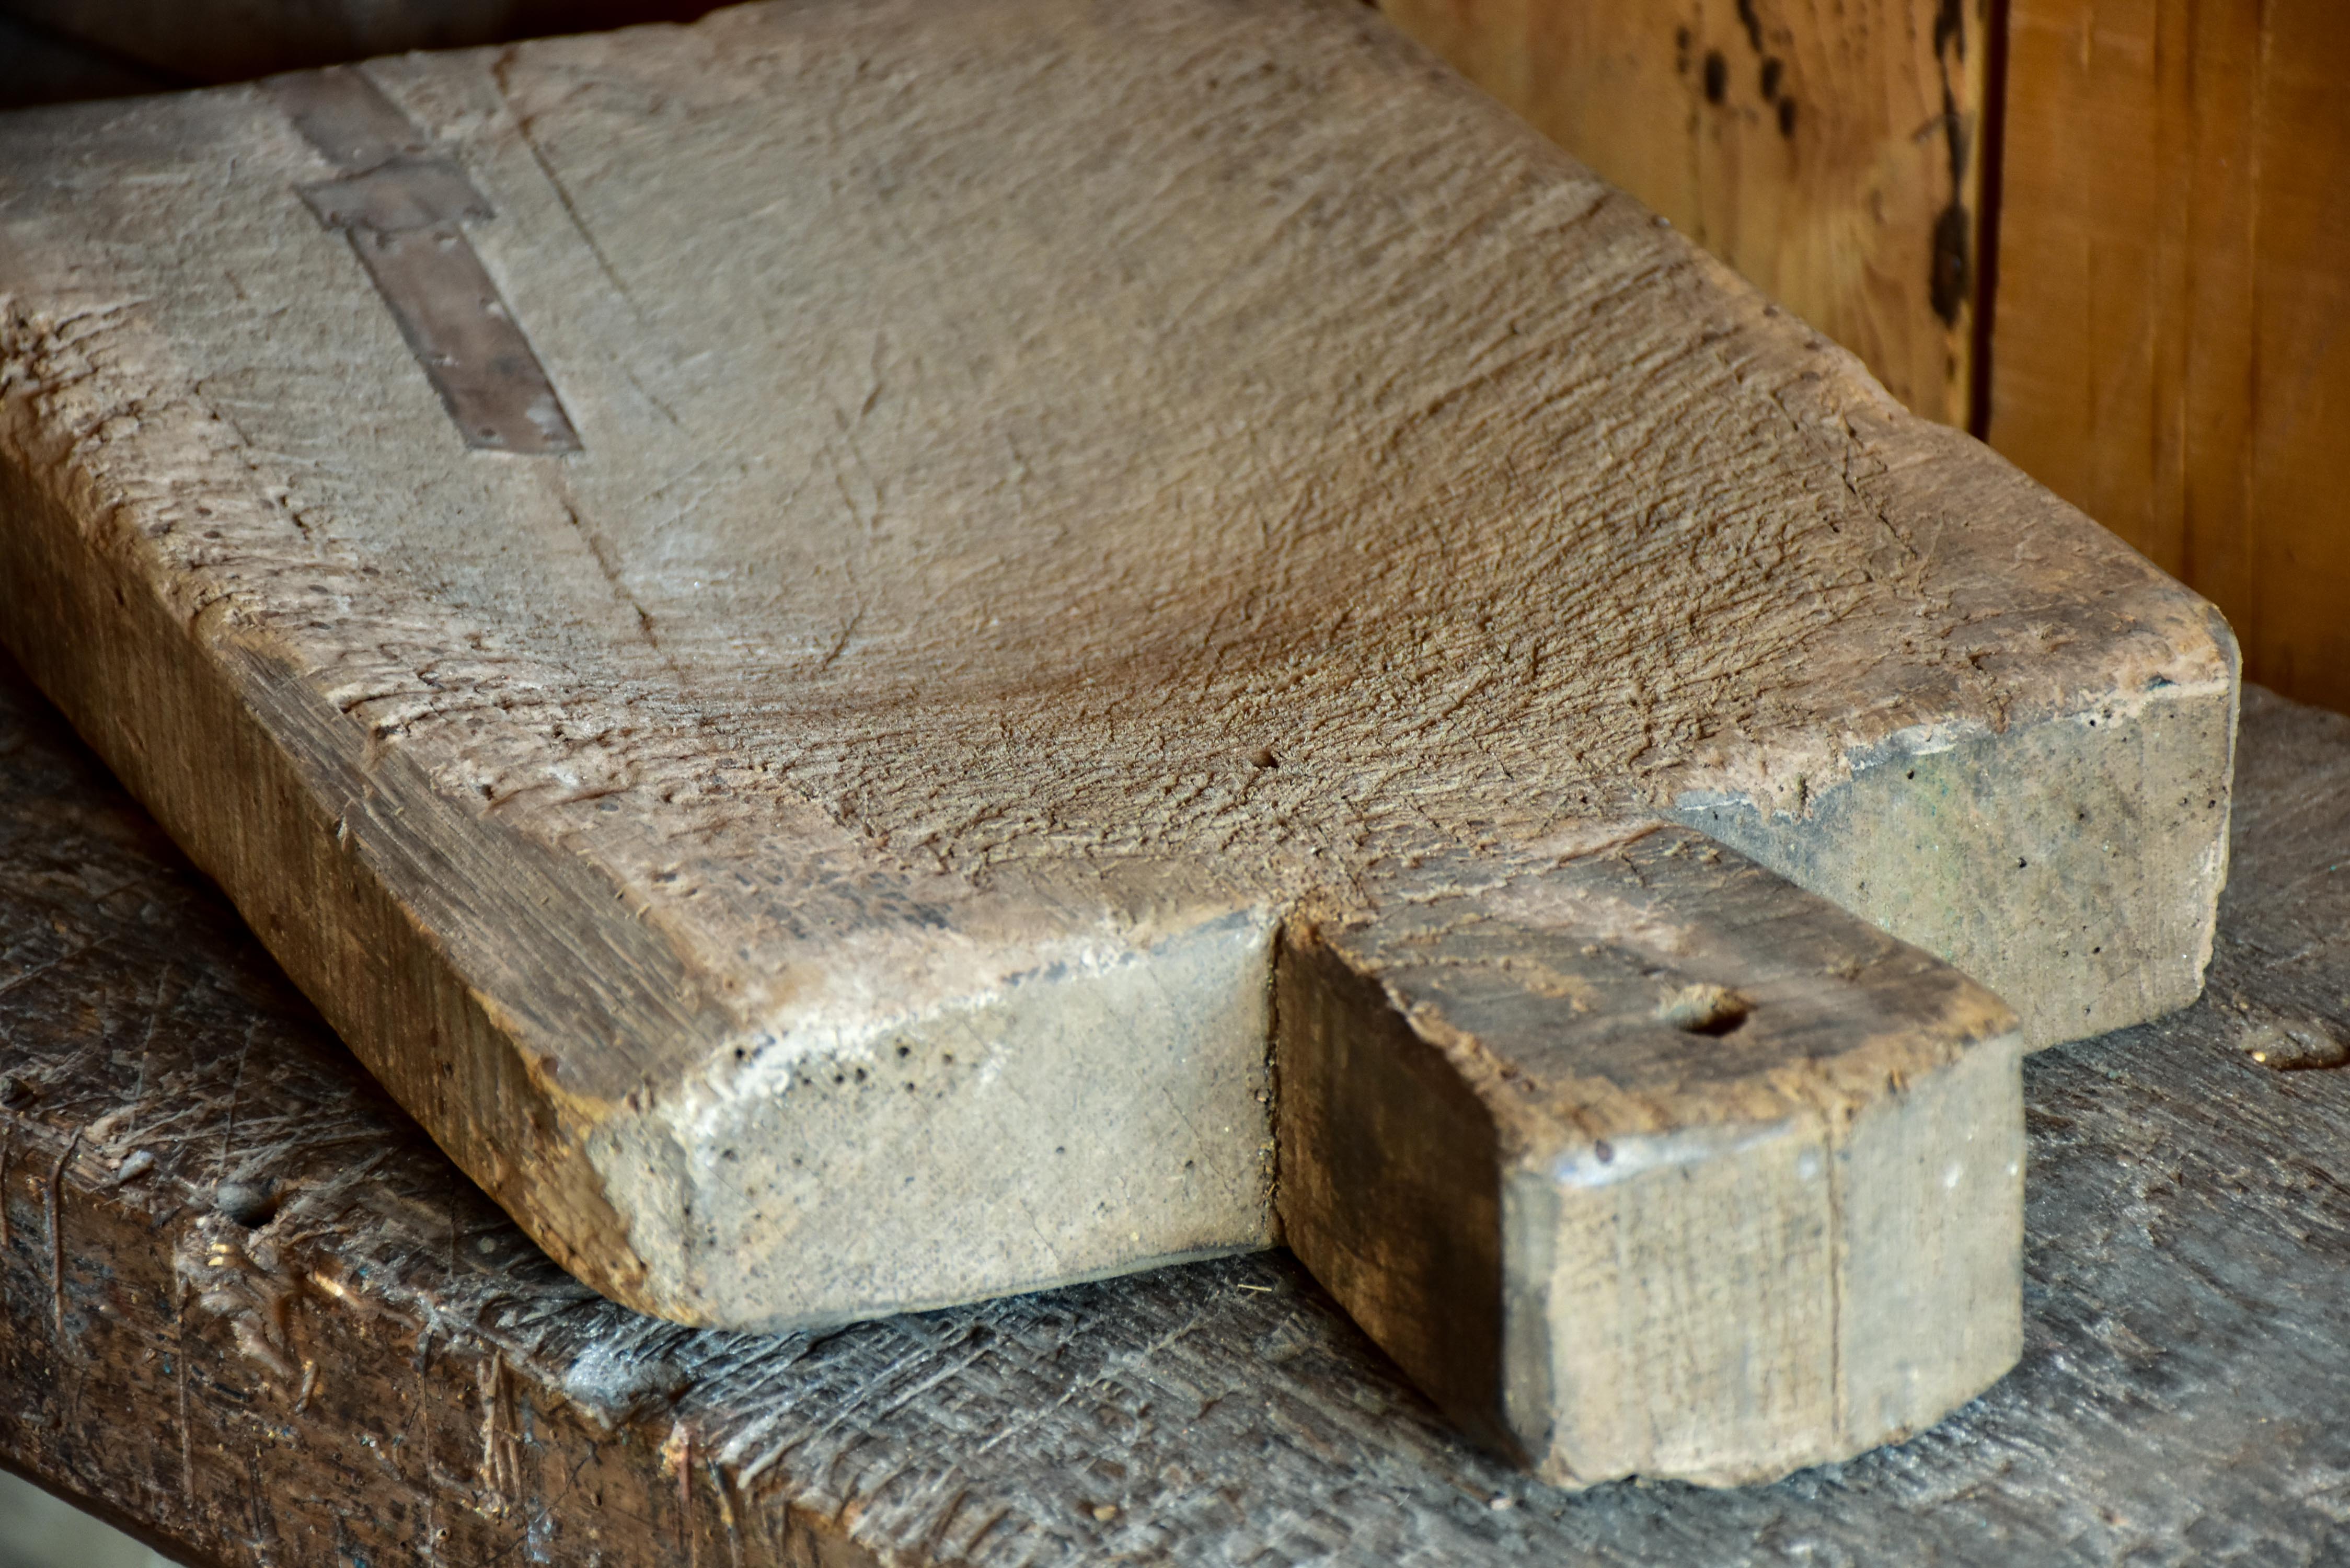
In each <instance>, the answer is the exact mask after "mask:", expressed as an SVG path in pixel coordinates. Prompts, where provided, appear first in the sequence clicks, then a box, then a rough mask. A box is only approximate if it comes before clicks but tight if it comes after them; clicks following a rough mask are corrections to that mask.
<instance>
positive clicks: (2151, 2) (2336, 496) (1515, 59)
mask: <svg viewBox="0 0 2350 1568" xmlns="http://www.w3.org/2000/svg"><path fill="white" fill-rule="evenodd" d="M1381 3H1382V5H1383V7H1384V9H1385V10H1386V11H1387V12H1388V15H1390V16H1393V17H1394V18H1395V19H1396V20H1397V21H1398V22H1399V23H1400V24H1402V25H1403V26H1405V27H1406V28H1407V29H1409V31H1411V32H1413V33H1415V34H1417V35H1418V36H1419V37H1420V38H1421V39H1422V40H1423V41H1425V42H1427V43H1429V44H1430V45H1431V46H1432V47H1435V48H1436V49H1437V50H1438V51H1439V52H1440V53H1442V54H1443V55H1445V56H1446V57H1449V58H1450V59H1451V60H1452V61H1453V62H1454V63H1455V64H1456V65H1458V66H1460V67H1461V68H1462V69H1463V70H1464V71H1466V72H1467V73H1468V74H1469V75H1470V76H1471V77H1472V78H1475V79H1476V80H1478V81H1479V82H1481V83H1482V84H1483V85H1484V86H1485V87H1487V88H1489V89H1491V90H1492V91H1493V92H1494V93H1496V94H1497V95H1498V96H1500V97H1501V98H1502V99H1503V100H1504V101H1505V102H1508V103H1509V104H1511V105H1512V106H1513V108H1515V109H1518V110H1519V111H1520V112H1521V113H1523V114H1524V115H1525V116H1526V117H1527V118H1528V119H1531V120H1532V121H1533V122H1534V124H1535V125H1537V126H1539V127H1540V128H1541V129H1542V130H1544V131H1546V132H1548V133H1549V134H1550V135H1552V136H1553V137H1555V138H1556V139H1557V140H1559V141H1560V142H1561V143H1562V144H1564V145H1565V147H1567V148H1568V149H1569V150H1570V151H1573V152H1575V154H1576V155H1577V156H1578V157H1580V158H1582V159H1583V160H1584V161H1586V162H1588V163H1589V164H1591V165H1592V166H1593V167H1594V168H1595V169H1596V170H1597V171H1599V172H1600V173H1602V174H1604V175H1606V176H1607V177H1608V178H1609V179H1611V180H1614V181H1615V182H1617V183H1618V184H1620V185H1622V186H1624V187H1625V188H1626V189H1627V190H1629V191H1631V192H1633V193H1634V194H1635V195H1638V196H1639V197H1640V198H1641V199H1642V200H1643V201H1646V202H1648V203H1649V204H1650V205H1652V206H1654V207H1655V208H1657V209H1658V211H1659V212H1660V213H1664V214H1665V215H1666V216H1667V217H1669V218H1670V219H1671V220H1672V221H1673V222H1675V223H1679V224H1680V225H1681V226H1682V227H1684V228H1686V229H1687V230H1689V231H1690V233H1691V234H1692V235H1694V236H1695V237H1696V238H1697V239H1698V240H1699V241H1700V242H1701V243H1702V244H1705V245H1707V246H1708V247H1710V248H1711V249H1712V250H1713V251H1714V252H1715V253H1716V254H1719V255H1721V257H1722V258H1723V259H1724V260H1726V261H1728V262H1730V263H1731V265H1734V266H1736V267H1738V268H1739V269H1740V270H1741V271H1742V272H1743V273H1745V274H1746V275H1747V276H1749V277H1751V278H1752V279H1753V280H1754V281H1755V282H1756V283H1758V284H1760V285H1761V286H1763V287H1764V288H1765V289H1768V290H1770V291H1771V292H1773V294H1775V295H1777V296H1779V298H1780V299H1781V300H1783V302H1784V303H1785V304H1787V305H1788V306H1790V307H1792V308H1793V309H1794V310H1795V311H1796V312H1797V313H1798V314H1800V315H1802V316H1804V317H1806V318H1807V319H1809V320H1810V321H1811V322H1812V323H1813V324H1814V326H1816V327H1819V328H1820V329H1821V330H1823V331H1825V332H1826V333H1827V334H1829V335H1830V336H1831V337H1835V338H1836V339H1837V340H1838V341H1839V342H1841V343H1843V344H1844V345H1845V346H1846V347H1847V348H1851V349H1853V350H1854V351H1855V352H1856V353H1857V354H1859V355H1860V357H1861V358H1863V359H1864V360H1866V361H1867V363H1868V365H1869V368H1870V369H1873V370H1875V371H1876V372H1877V376H1878V378H1879V379H1881V380H1883V381H1884V382H1885V384H1886V386H1887V388H1888V389H1891V390H1892V391H1893V393H1894V394H1895V395H1896V396H1898V397H1899V398H1900V399H1901V400H1903V401H1904V402H1906V403H1908V405H1909V406H1910V407H1911V408H1913V409H1915V410H1918V412H1920V413H1923V414H1927V415H1929V416H1930V417H1933V418H1936V419H1940V420H1944V421H1949V422H1950V423H1954V424H1967V425H1968V426H1969V427H1970V428H1971V429H1973V430H1974V431H1976V432H1977V433H1978V434H1981V435H1985V436H1986V437H1987V438H1988V439H1989V441H1991V445H1992V446H1994V447H1996V448H1997V449H1998V450H1999V451H2000V452H2003V453H2005V454H2006V455H2007V456H2008V457H2009V458H2011V459H2012V460H2013V461H2014V462H2016V463H2017V464H2018V465H2020V466H2021V467H2022V468H2023V469H2024V470H2025V472H2029V473H2031V474H2032V475H2033V477H2034V478H2036V479H2038V480H2040V481H2041V482H2042V483H2044V484H2046V485H2048V486H2049V487H2050V488H2052V489H2054V491H2055V492H2056V493H2058V494H2060V495H2062V496H2064V498H2065V499H2067V500H2069V501H2071V502H2073V503H2074V504H2076V505H2078V506H2080V507H2081V508H2083V509H2084V510H2085V511H2086V512H2087V513H2089V514H2090V515H2092V516H2094V517H2095V518H2096V519H2097V520H2098V521H2099V522H2101V523H2104V524H2106V526H2108V527H2110V528H2112V529H2113V530H2114V531H2115V532H2116V533H2118V534H2119V535H2121V536H2122V537H2123V538H2125V539H2126V540H2128V541H2129V542H2130V543H2131V544H2132V545H2136V546H2137V548H2138V549H2140V550H2142V551H2144V552H2145V553H2146V554H2147V555H2148V556H2151V557H2152V558H2153V559H2154V560H2155V561H2156V562H2157V563H2158V565H2160V566H2163V567H2164V568H2165V569H2166V570H2168V571H2170V572H2171V573H2173V574H2175V575H2177V576H2179V577H2181V578H2182V579H2183V580H2185V581H2186V582H2187V583H2188V584H2189V585H2190V586H2191V587H2195V588H2196V589H2197V590H2199V592H2201V593H2203V594H2204V595H2206V596H2207V597H2210V598H2211V599H2212V600H2213V601H2214V602H2216V603H2217V604H2218V605H2219V606H2220V608H2221V609H2222V610H2223V611H2225V612H2226V614H2227V616H2228V618H2229V619H2230V622H2231V623H2232V624H2233V625H2234V627H2235V628H2236V632H2237V635H2238V637H2239V638H2240V639H2241V641H2242V644H2243V650H2244V659H2245V673H2246V675H2247V676H2248V677H2249V678H2250V679H2252V680H2260V681H2263V682H2266V683H2267V684H2269V685H2272V686H2273V687H2276V688H2278V689H2279V690H2281V691H2284V692H2286V693H2288V694H2290V695H2292V696H2294V697H2297V698H2300V699H2302V700H2303V701H2315V702H2322V703H2324V704H2326V705H2328V706H2331V707H2335V708H2350V608H2345V605H2350V485H2345V484H2344V483H2342V482H2341V481H2340V480H2339V479H2337V477H2336V475H2335V472H2334V470H2335V469H2336V467H2337V466H2338V464H2339V461H2340V460H2339V456H2338V454H2340V453H2342V452H2345V449H2350V202H2345V201H2344V200H2343V198H2342V196H2341V194H2340V192H2342V191H2343V190H2344V189H2345V186H2350V109H2345V106H2344V101H2343V99H2342V98H2341V89H2340V84H2341V83H2342V82H2343V81H2345V80H2350V5H2343V4H2341V0H1381ZM1774 63H1775V66H1776V69H1775V70H1774V69H1773V65H1774ZM1994 148H1995V149H1996V151H1993V149H1994ZM1994 162H1995V163H1996V167H1994V168H1990V169H1988V171H1987V165H1991V164H1992V163H1994ZM1987 173H1988V178H1987V177H1986V176H1987ZM1986 247H1988V250H1989V253H1990V255H1991V261H1992V263H1993V264H1994V265H1989V266H1986V265H1980V260H1979V258H1980V257H1981V256H1982V255H1983V254H1984V253H1985V250H1986ZM1986 311H1988V314H1989V317H1990V319H1989V321H1988V323H1987V324H1981V325H1987V327H1988V330H1979V324H1980V317H1981V316H1982V314H1983V313H1984V312H1986ZM1978 361H1980V362H1978Z"/></svg>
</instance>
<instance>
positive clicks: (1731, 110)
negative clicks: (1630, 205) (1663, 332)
mask: <svg viewBox="0 0 2350 1568" xmlns="http://www.w3.org/2000/svg"><path fill="white" fill-rule="evenodd" d="M1381 9H1383V10H1385V11H1386V12H1387V13H1388V15H1389V16H1393V17H1394V18H1395V19H1396V20H1397V21H1398V22H1399V23H1400V24H1402V26H1404V28H1405V29H1406V30H1407V31H1409V32H1410V33H1411V34H1413V36H1417V37H1419V39H1421V40H1422V41H1423V42H1425V43H1427V44H1429V45H1430V47H1433V48H1435V49H1436V51H1437V52H1438V53H1439V54H1441V55H1442V56H1444V57H1445V58H1447V59H1449V60H1451V62H1452V63H1453V64H1454V65H1456V66H1458V67H1460V68H1461V70H1462V71H1464V72H1466V73H1467V74H1468V76H1469V77H1470V78H1471V79H1472V80H1474V81H1476V82H1477V83H1479V84H1480V85H1481V86H1482V87H1484V88H1487V89H1488V90H1490V91H1491V92H1492V93H1493V94H1495V95H1496V96H1497V97H1499V98H1500V99H1502V101H1503V102H1504V103H1506V104H1508V105H1509V106H1510V107H1511V108H1512V109H1515V110H1517V111H1518V112H1519V113H1520V114H1522V115H1523V116H1525V117H1526V119H1529V120H1531V121H1533V122H1534V125H1535V126H1537V127H1538V128H1540V129H1541V130H1543V131H1544V133H1545V134H1547V135H1549V136H1551V137H1553V138H1554V139H1555V140H1557V141H1558V143H1559V144H1560V145H1561V146H1563V147H1565V149H1566V150H1567V151H1570V152H1572V153H1574V154H1575V157H1577V158H1579V159H1581V160H1583V161H1585V162H1586V163H1588V164H1590V165H1591V167H1592V168H1593V169H1594V170H1596V171H1597V172H1598V173H1600V174H1601V175H1604V176H1605V177H1606V178H1607V179H1609V180H1612V181H1614V182H1616V183H1617V184H1618V185H1621V186H1622V187H1623V188H1624V189H1625V190H1627V191H1628V192H1631V193H1632V194H1633V195H1635V196H1637V197H1638V198H1639V199H1640V200H1641V201H1642V202H1646V203H1647V204H1648V205H1649V206H1651V207H1653V208H1655V209H1656V210H1657V211H1658V212H1659V213H1661V214H1663V215H1664V216H1665V217H1667V218H1669V219H1671V220H1672V222H1673V223H1676V224H1677V225H1679V227H1680V228H1681V229H1682V231H1683V232H1684V233H1686V234H1689V235H1690V237H1691V238H1693V239H1695V240H1696V241H1697V242H1698V243H1699V244H1702V245H1704V246H1705V247H1706V248H1707V249H1708V250H1711V252H1713V254H1716V255H1718V256H1720V257H1721V258H1722V259H1723V260H1724V261H1726V262H1728V263H1729V264H1730V265H1731V266H1733V267H1735V268H1736V269H1737V270H1738V271H1739V272H1740V273H1742V274H1743V275H1745V276H1747V277H1748V278H1751V279H1752V280H1753V282H1754V283H1756V284H1757V285H1759V286H1761V287H1762V289H1763V292H1764V293H1766V294H1769V295H1771V296H1773V297H1774V298H1776V299H1777V300H1778V301H1779V302H1780V303H1781V304H1783V305H1784V306H1786V307H1787V308H1788V309H1790V310H1793V311H1794V312H1795V314H1796V315H1798V316H1800V317H1803V318H1804V319H1805V320H1807V321H1809V322H1810V323H1811V324H1812V325H1813V326H1814V327H1818V328H1819V329H1820V330H1821V331H1822V332H1825V333H1826V334H1827V335H1828V336H1829V337H1833V338H1835V340H1836V341H1837V342H1838V343H1841V344H1843V345H1844V346H1845V347H1846V348H1849V349H1851V350H1852V351H1853V352H1854V353H1856V354H1857V355H1859V356H1860V358H1861V360H1862V362H1863V363H1865V364H1866V365H1867V367H1868V369H1869V370H1870V371H1871V372H1872V373H1873V374H1874V375H1875V376H1876V377H1877V379H1878V380H1880V381H1882V382H1884V383H1885V386H1886V388H1887V390H1889V391H1891V392H1892V394H1893V395H1894V396H1895V397H1896V398H1898V399H1899V400H1901V401H1902V402H1903V403H1904V404H1906V405H1907V406H1908V408H1910V409H1911V410H1914V411H1915V412H1917V413H1919V414H1921V415H1924V416H1925V417H1926V418H1928V419H1932V420H1939V421H1943V422H1945V423H1948V424H1952V425H1958V426H1960V427H1964V426H1965V425H1966V424H1967V422H1968V420H1969V404H1970V396H1971V393H1970V378H1971V375H1972V361H1973V332H1974V314H1975V290H1974V271H1975V266H1974V249H1975V244H1976V235H1977V228H1978V223H1977V215H1978V213H1979V212H1980V208H1981V202H1980V199H1979V198H1980V191H1981V180H1982V160H1981V140H1982V128H1983V112H1984V109H1983V103H1984V99H1983V93H1984V80H1985V63H1986V57H1987V51H1986V49H1985V47H1984V45H1985V29H1986V26H1988V13H1989V6H1988V4H1987V0H1863V3H1860V4H1851V3H1847V0H1735V3H1734V4H1733V0H1607V3H1604V4H1587V3H1580V0H1381Z"/></svg>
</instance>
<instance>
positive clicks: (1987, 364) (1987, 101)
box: [1967, 0, 2009, 441]
mask: <svg viewBox="0 0 2350 1568" xmlns="http://www.w3.org/2000/svg"><path fill="white" fill-rule="evenodd" d="M2008 4H2009V0H1990V5H1989V8H1988V11H1987V14H1986V16H1985V19H1984V22H1983V41H1982V47H1983V49H1984V51H1985V53H1984V56H1983V103H1982V136H1981V149H1982V153H1981V156H1982V180H1981V185H1980V186H1979V187H1978V188H1977V191H1976V194H1975V213H1976V216H1975V320H1974V355H1973V359H1972V362H1971V363H1970V364H1969V366H1968V367H1967V433H1968V434H1969V435H1971V436H1973V437H1974V438H1975V439H1976V440H1977V441H1990V440H1991V350H1992V340H1993V337H1994V336H1995V334H1994V332H1993V327H1995V326H1996V324H1997V318H1998V305H1999V215H2000V197H2001V178H2002V173H2003V171H2004V170H2005V166H2006V161H2007V14H2008Z"/></svg>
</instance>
